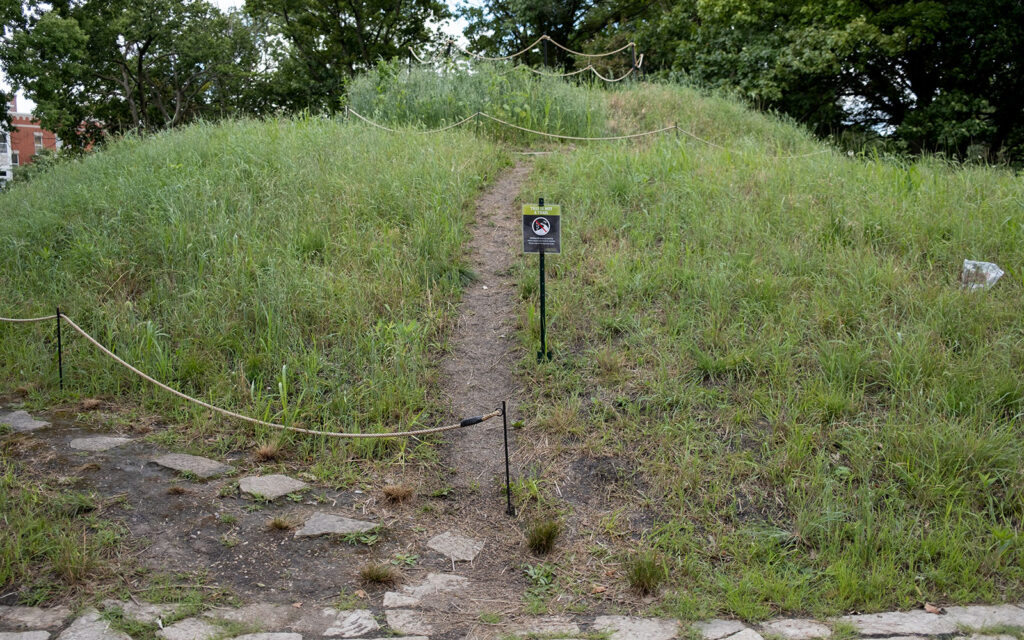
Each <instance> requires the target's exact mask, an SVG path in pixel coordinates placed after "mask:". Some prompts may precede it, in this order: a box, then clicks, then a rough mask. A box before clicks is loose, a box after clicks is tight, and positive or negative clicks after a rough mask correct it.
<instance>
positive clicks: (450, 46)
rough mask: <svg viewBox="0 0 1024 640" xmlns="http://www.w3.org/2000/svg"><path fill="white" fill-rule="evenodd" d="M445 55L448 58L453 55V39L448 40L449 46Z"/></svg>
mask: <svg viewBox="0 0 1024 640" xmlns="http://www.w3.org/2000/svg"><path fill="white" fill-rule="evenodd" d="M444 57H446V58H451V57H452V41H451V40H449V41H448V48H447V49H445V52H444Z"/></svg>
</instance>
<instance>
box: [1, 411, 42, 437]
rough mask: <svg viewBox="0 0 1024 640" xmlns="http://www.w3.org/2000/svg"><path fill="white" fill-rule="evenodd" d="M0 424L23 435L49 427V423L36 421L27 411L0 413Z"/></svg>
mask: <svg viewBox="0 0 1024 640" xmlns="http://www.w3.org/2000/svg"><path fill="white" fill-rule="evenodd" d="M0 424H5V425H7V426H8V427H10V428H11V429H12V430H13V431H17V432H19V433H25V432H28V431H35V430H36V429H42V428H43V427H48V426H50V423H49V422H45V421H43V420H36V419H35V418H33V417H32V416H30V415H29V414H28V412H27V411H10V412H6V413H0Z"/></svg>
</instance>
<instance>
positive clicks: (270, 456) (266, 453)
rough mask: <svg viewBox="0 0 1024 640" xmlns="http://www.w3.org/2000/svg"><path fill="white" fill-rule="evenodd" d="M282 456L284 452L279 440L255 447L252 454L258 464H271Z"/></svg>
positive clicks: (275, 439)
mask: <svg viewBox="0 0 1024 640" xmlns="http://www.w3.org/2000/svg"><path fill="white" fill-rule="evenodd" d="M283 454H284V451H283V448H282V446H281V440H280V439H279V438H274V439H271V440H267V441H266V442H263V443H261V444H260V445H259V446H258V447H256V451H255V452H254V453H253V455H254V456H255V457H256V460H257V461H259V462H272V461H274V460H278V459H279V458H281V456H282V455H283Z"/></svg>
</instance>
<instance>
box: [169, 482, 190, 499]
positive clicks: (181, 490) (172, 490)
mask: <svg viewBox="0 0 1024 640" xmlns="http://www.w3.org/2000/svg"><path fill="white" fill-rule="evenodd" d="M186 493H189V490H188V489H186V488H185V487H183V486H181V485H180V484H172V485H171V486H169V487H167V495H169V496H183V495H185V494H186Z"/></svg>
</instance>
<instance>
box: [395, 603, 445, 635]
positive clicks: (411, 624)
mask: <svg viewBox="0 0 1024 640" xmlns="http://www.w3.org/2000/svg"><path fill="white" fill-rule="evenodd" d="M385 615H386V616H387V619H388V626H389V627H391V630H392V631H394V632H396V633H401V634H405V635H408V634H413V635H430V634H431V633H433V632H434V625H433V623H432V622H430V618H428V617H427V616H426V614H424V613H423V612H421V611H414V610H412V609H388V610H387V613H386V614H385Z"/></svg>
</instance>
